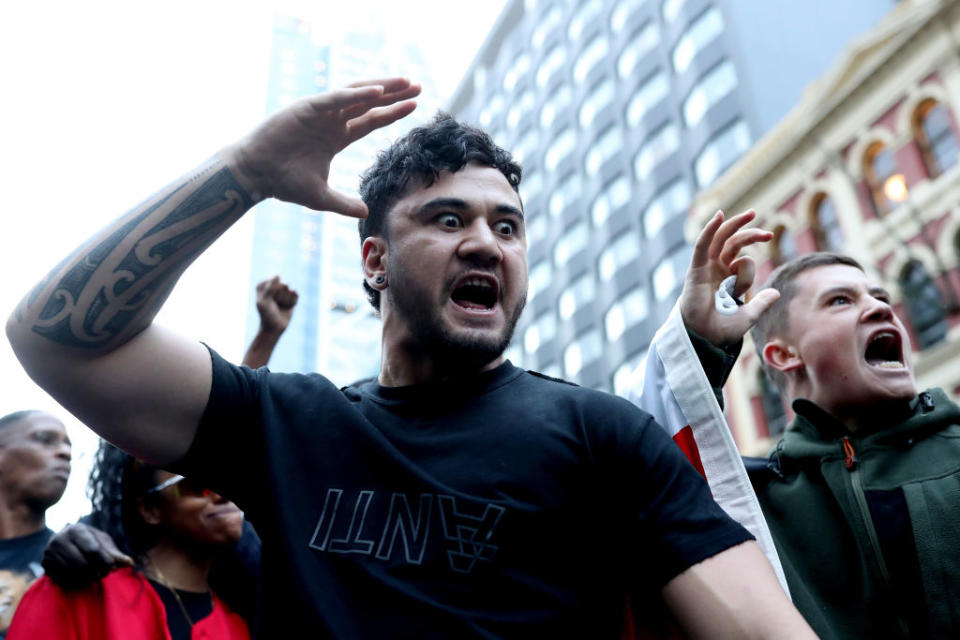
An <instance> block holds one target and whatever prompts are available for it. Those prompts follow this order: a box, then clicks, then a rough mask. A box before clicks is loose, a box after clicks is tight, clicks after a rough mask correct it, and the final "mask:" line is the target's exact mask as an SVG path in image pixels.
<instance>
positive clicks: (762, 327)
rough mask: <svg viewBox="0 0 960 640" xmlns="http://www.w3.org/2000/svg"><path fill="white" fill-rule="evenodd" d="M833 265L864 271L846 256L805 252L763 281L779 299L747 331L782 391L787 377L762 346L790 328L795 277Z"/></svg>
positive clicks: (762, 361) (761, 360)
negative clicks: (771, 360) (775, 367)
mask: <svg viewBox="0 0 960 640" xmlns="http://www.w3.org/2000/svg"><path fill="white" fill-rule="evenodd" d="M834 264H839V265H846V266H848V267H855V268H857V269H860V271H863V270H864V269H863V267H862V266H861V265H860V263H859V262H857V261H856V260H854V259H853V258H851V257H849V256H844V255H840V254H838V253H828V252H825V251H818V252H815V253H807V254H804V255H802V256H800V257H798V258H794V259H793V260H790V261H789V262H785V263H783V264H782V265H780V266H779V267H777V268H776V269H774V270H773V273H771V274H770V276H769V277H768V278H767V282H766V284H764V287H763V288H764V289H776V290H777V291H779V292H780V298H779V299H778V300H777V301H776V302H774V303H773V306H772V307H770V308H769V309H767V311H766V312H764V313H763V315H761V316H760V320H758V321H757V324H756V325H754V327H753V329H751V330H750V336H751V337H752V338H753V344H754V346H755V347H756V349H757V355H758V356H759V357H760V365H761V366H762V367H763V370H764V372H766V374H767V376H768V377H769V378H770V380H771V381H772V382H773V384H775V385H776V386H777V389H779V390H780V392H781V393H783V392H784V391H786V385H787V379H786V377H785V376H784V375H783V374H782V373H781V372H779V371H777V370H776V369H774V368H773V367H771V366H769V365H768V364H767V362H766V361H765V360H764V359H763V347H764V345H766V344H767V342H768V341H769V340H770V338H772V337H775V336H780V335H782V334H783V333H784V332H785V331H786V330H787V329H788V328H789V327H790V315H789V308H790V301H791V300H793V298H794V297H795V296H796V295H797V287H796V279H797V277H798V276H799V275H800V274H801V273H803V272H804V271H809V270H810V269H815V268H817V267H826V266H829V265H834Z"/></svg>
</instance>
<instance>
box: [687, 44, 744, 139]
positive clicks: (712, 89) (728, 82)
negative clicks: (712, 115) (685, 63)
mask: <svg viewBox="0 0 960 640" xmlns="http://www.w3.org/2000/svg"><path fill="white" fill-rule="evenodd" d="M736 87H737V70H736V69H735V68H734V67H733V63H732V62H730V61H729V60H727V61H725V62H722V63H721V64H719V65H717V66H715V67H714V68H713V69H711V70H710V71H708V72H707V73H706V75H704V76H703V78H701V79H700V81H699V82H697V84H696V85H694V87H693V89H691V91H690V95H688V96H687V99H686V100H684V101H683V121H684V122H685V123H686V125H687V127H688V128H693V127H695V126H697V124H699V123H700V121H701V120H703V116H705V115H706V113H707V111H708V110H709V109H710V107H712V106H713V105H715V104H717V103H718V102H720V100H722V99H723V98H725V97H726V96H728V95H729V94H730V92H732V91H733V90H734V89H736Z"/></svg>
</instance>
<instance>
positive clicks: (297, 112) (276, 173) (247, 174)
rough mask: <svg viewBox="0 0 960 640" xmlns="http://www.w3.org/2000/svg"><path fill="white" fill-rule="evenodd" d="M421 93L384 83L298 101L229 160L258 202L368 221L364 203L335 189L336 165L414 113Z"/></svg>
mask: <svg viewBox="0 0 960 640" xmlns="http://www.w3.org/2000/svg"><path fill="white" fill-rule="evenodd" d="M419 93H420V86H419V85H417V84H413V83H411V82H410V81H409V80H407V79H406V78H384V79H380V80H371V81H365V82H359V83H356V84H355V85H353V86H350V87H346V88H344V89H339V90H336V91H331V92H329V93H322V94H319V95H316V96H312V97H309V98H304V99H303V100H298V101H297V102H295V103H293V104H292V105H290V106H289V107H287V108H285V109H283V110H282V111H279V112H277V113H276V114H274V115H273V116H272V117H270V118H269V119H267V120H266V122H264V123H263V124H262V125H260V126H259V127H257V129H255V130H254V131H253V133H251V134H250V135H249V136H247V137H246V138H244V139H243V140H241V141H240V142H239V143H237V144H235V145H233V146H231V147H229V148H227V149H226V150H224V151H223V155H224V159H225V161H226V162H227V164H228V165H229V166H230V167H231V168H232V169H234V170H235V171H236V173H237V174H238V177H239V178H240V179H241V180H242V181H243V182H244V183H246V184H247V185H249V186H250V188H251V191H253V192H254V193H253V195H254V197H255V198H257V197H259V198H266V197H274V198H278V199H280V200H285V201H287V202H293V203H296V204H300V205H303V206H305V207H309V208H311V209H314V210H317V211H334V212H336V213H341V214H343V215H347V216H352V217H356V218H363V217H365V216H366V215H367V208H366V206H365V205H364V204H363V202H362V201H361V200H359V199H357V198H352V197H349V196H347V195H345V194H342V193H340V192H338V191H335V190H333V189H332V188H330V185H329V184H328V183H327V177H328V176H329V175H330V163H331V161H332V160H333V157H334V156H335V155H336V154H337V153H339V152H340V151H341V150H343V149H344V148H345V147H346V146H347V145H349V144H350V143H352V142H354V141H356V140H358V139H360V138H362V137H363V136H365V135H367V134H368V133H370V132H371V131H373V130H374V129H379V128H381V127H385V126H387V125H389V124H392V123H393V122H396V121H397V120H399V119H400V118H403V117H404V116H406V115H408V114H409V113H410V112H412V111H413V110H414V109H415V108H416V103H415V102H413V101H412V100H411V98H413V97H415V96H416V95H418V94H419Z"/></svg>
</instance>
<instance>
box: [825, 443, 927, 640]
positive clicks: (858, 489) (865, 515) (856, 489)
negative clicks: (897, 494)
mask: <svg viewBox="0 0 960 640" xmlns="http://www.w3.org/2000/svg"><path fill="white" fill-rule="evenodd" d="M841 443H842V446H843V464H844V466H845V467H846V468H847V471H849V472H850V484H851V486H852V488H853V496H854V498H855V500H856V503H857V508H858V509H859V510H860V517H861V519H862V520H863V523H864V525H866V529H867V537H868V538H869V540H870V547H871V548H872V549H873V555H874V557H875V558H876V559H877V564H878V565H879V567H880V576H881V577H882V578H883V583H884V585H886V587H887V588H888V589H891V590H892V588H893V586H892V584H891V582H890V574H889V572H888V571H887V563H886V561H885V560H884V558H883V550H882V549H881V548H880V540H879V538H877V530H876V529H875V528H874V526H873V516H872V515H870V506H869V505H868V504H867V495H866V494H865V493H864V491H863V484H862V482H861V479H860V464H859V462H860V460H859V459H858V458H857V452H856V450H855V449H854V448H853V443H852V442H850V438H849V437H847V436H844V437H843V440H842V441H841ZM896 616H897V623H898V624H899V625H900V631H901V632H902V633H903V637H904V638H909V637H910V630H909V628H908V627H907V623H906V622H905V621H904V620H903V617H902V616H901V615H900V611H899V610H898V611H897V614H896Z"/></svg>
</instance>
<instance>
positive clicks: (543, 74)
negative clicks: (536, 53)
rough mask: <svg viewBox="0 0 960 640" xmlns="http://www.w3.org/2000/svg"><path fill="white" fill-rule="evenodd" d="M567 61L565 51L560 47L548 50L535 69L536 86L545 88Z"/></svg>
mask: <svg viewBox="0 0 960 640" xmlns="http://www.w3.org/2000/svg"><path fill="white" fill-rule="evenodd" d="M566 61H567V50H566V49H564V48H563V46H562V45H559V44H558V45H557V46H555V47H554V48H553V49H551V50H550V53H548V54H547V55H546V56H544V58H543V62H541V63H540V68H539V69H537V86H538V87H539V88H541V89H543V88H544V87H546V86H547V83H548V82H549V81H550V77H551V76H552V75H553V74H554V73H555V72H556V71H557V70H558V69H560V68H562V67H563V64H564V63H565V62H566Z"/></svg>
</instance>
